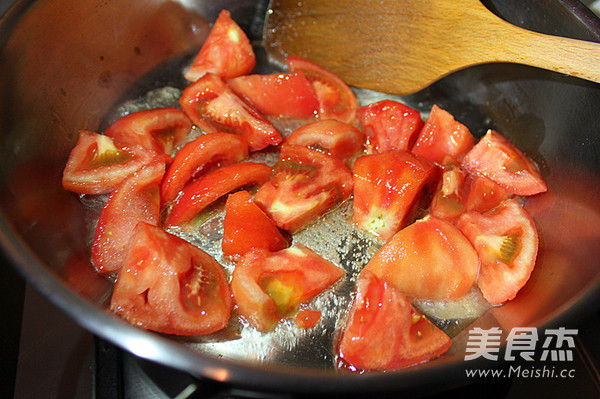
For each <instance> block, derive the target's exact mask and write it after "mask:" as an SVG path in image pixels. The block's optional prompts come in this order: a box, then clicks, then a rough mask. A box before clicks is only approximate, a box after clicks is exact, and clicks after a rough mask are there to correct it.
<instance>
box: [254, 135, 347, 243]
mask: <svg viewBox="0 0 600 399" xmlns="http://www.w3.org/2000/svg"><path fill="white" fill-rule="evenodd" d="M351 193H352V172H350V170H349V169H348V168H347V167H346V165H345V164H344V163H343V162H342V161H340V160H339V159H337V158H334V157H332V156H331V155H328V154H323V153H322V152H319V151H316V150H312V149H310V148H306V147H302V146H298V145H283V146H282V147H281V152H280V155H279V161H278V162H277V164H276V165H275V167H274V173H273V176H272V177H271V179H270V180H269V181H268V182H266V183H265V184H264V185H262V186H261V188H260V189H259V190H258V192H257V193H256V196H255V197H254V200H255V201H256V203H257V204H258V205H259V206H260V207H261V208H262V209H263V210H264V211H265V212H266V213H267V214H268V215H269V216H270V217H271V218H272V219H273V220H274V221H275V224H277V226H278V227H279V228H281V229H283V230H287V231H289V232H291V233H293V232H296V231H298V230H300V229H302V228H304V227H305V226H307V225H308V224H310V223H311V222H313V221H315V220H316V219H317V218H318V217H319V216H321V215H323V214H324V213H325V212H327V211H328V210H330V209H332V208H333V207H335V206H336V205H338V204H339V203H341V202H342V201H344V200H345V199H346V198H348V197H349V196H350V194H351Z"/></svg>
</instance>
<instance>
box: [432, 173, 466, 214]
mask: <svg viewBox="0 0 600 399" xmlns="http://www.w3.org/2000/svg"><path fill="white" fill-rule="evenodd" d="M466 177H467V172H465V171H464V170H463V169H462V168H461V167H459V166H458V165H455V164H449V165H446V167H445V168H444V173H443V174H442V178H441V180H440V182H439V183H438V187H437V189H436V192H435V194H434V196H433V199H432V201H431V205H430V207H429V213H430V214H431V215H432V216H435V217H438V218H440V219H445V220H448V221H451V222H452V221H454V220H456V218H458V217H459V216H460V215H461V214H462V213H463V212H464V211H465V201H464V198H463V197H464V186H465V184H464V183H465V178H466Z"/></svg>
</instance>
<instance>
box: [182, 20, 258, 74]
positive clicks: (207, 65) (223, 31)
mask: <svg viewBox="0 0 600 399" xmlns="http://www.w3.org/2000/svg"><path fill="white" fill-rule="evenodd" d="M255 65H256V56H255V55H254V50H252V45H251V44H250V40H248V37H247V36H246V34H245V33H244V31H243V30H242V29H241V28H240V27H239V26H238V24H236V23H235V21H234V20H233V19H231V14H230V13H229V11H227V10H222V11H221V13H220V14H219V16H218V17H217V20H216V21H215V23H214V25H213V27H212V29H211V30H210V33H209V34H208V37H207V38H206V41H205V42H204V44H203V45H202V48H201V49H200V52H199V53H198V54H197V55H196V57H195V58H194V61H193V62H192V65H191V66H190V68H189V69H188V70H187V71H186V72H185V74H184V75H183V76H184V77H185V78H186V79H187V80H189V81H192V82H195V81H196V80H198V79H199V78H201V77H202V76H204V75H205V74H206V73H213V74H215V75H218V76H220V77H222V78H223V79H229V78H233V77H236V76H240V75H246V74H248V73H250V72H252V70H253V69H254V66H255Z"/></svg>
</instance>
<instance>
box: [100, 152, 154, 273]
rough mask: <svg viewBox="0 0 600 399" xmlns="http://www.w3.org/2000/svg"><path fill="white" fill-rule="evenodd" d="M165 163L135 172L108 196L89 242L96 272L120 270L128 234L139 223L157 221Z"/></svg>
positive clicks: (129, 235)
mask: <svg viewBox="0 0 600 399" xmlns="http://www.w3.org/2000/svg"><path fill="white" fill-rule="evenodd" d="M164 173H165V164H164V163H162V162H155V163H153V164H150V165H147V166H145V167H143V168H142V169H140V170H138V171H137V172H134V173H133V174H131V175H130V176H129V177H127V178H126V179H125V180H123V182H122V183H121V184H120V185H119V186H117V188H116V189H115V190H114V191H113V192H112V193H111V194H110V197H109V198H108V201H107V202H106V204H105V205H104V208H102V213H101V214H100V219H99V220H98V226H97V227H96V232H95V236H94V242H93V243H92V262H93V263H94V265H95V267H96V268H97V269H98V271H100V272H102V273H112V272H116V271H118V270H119V269H121V266H122V265H123V261H124V259H125V256H126V248H127V246H128V244H129V238H130V237H131V232H132V231H133V229H134V228H135V226H136V225H137V224H138V223H139V222H147V223H150V224H153V225H156V224H158V222H159V213H160V198H159V184H160V181H161V179H162V177H163V175H164Z"/></svg>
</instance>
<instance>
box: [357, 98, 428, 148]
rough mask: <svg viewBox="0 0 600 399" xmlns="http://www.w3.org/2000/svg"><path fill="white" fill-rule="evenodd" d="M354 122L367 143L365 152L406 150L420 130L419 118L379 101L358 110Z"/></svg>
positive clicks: (405, 108) (402, 107)
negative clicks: (357, 123)
mask: <svg viewBox="0 0 600 399" xmlns="http://www.w3.org/2000/svg"><path fill="white" fill-rule="evenodd" d="M358 119H359V120H360V124H361V126H362V129H363V132H364V133H365V135H366V136H367V138H368V139H369V144H368V147H369V152H371V153H372V152H384V151H388V150H406V151H408V150H410V149H411V147H412V145H413V143H414V141H415V139H416V136H417V134H418V133H419V132H420V131H421V128H422V127H423V120H422V119H421V114H420V113H419V111H416V110H414V109H412V108H410V107H408V106H406V105H404V104H402V103H399V102H397V101H393V100H383V101H379V102H376V103H372V104H369V105H366V106H364V107H361V108H360V109H359V110H358Z"/></svg>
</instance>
